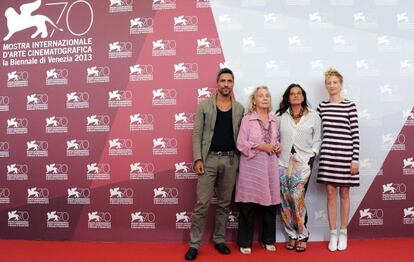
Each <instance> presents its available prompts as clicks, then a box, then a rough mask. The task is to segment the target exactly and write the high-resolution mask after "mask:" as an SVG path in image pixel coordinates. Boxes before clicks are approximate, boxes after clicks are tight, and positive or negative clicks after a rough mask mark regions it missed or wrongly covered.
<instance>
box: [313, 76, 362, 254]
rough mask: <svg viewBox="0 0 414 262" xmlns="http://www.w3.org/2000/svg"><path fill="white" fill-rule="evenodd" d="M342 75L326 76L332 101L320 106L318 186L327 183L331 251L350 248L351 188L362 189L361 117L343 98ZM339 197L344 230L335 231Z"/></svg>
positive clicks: (353, 104) (324, 102) (322, 103)
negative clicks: (360, 183) (320, 137)
mask: <svg viewBox="0 0 414 262" xmlns="http://www.w3.org/2000/svg"><path fill="white" fill-rule="evenodd" d="M342 84H343V77H342V75H341V74H340V73H339V72H338V71H337V70H335V69H330V70H328V71H326V72H325V87H326V90H327V91H328V94H329V100H328V101H323V102H321V103H320V104H319V107H318V112H319V115H320V116H321V118H322V147H321V153H320V160H319V172H318V179H317V182H318V183H324V184H325V187H326V193H327V206H328V221H329V228H330V230H331V231H330V239H329V245H328V249H329V250H330V251H336V250H345V249H346V248H347V227H348V220H349V205H350V199H349V188H350V187H356V186H359V173H358V172H359V165H358V160H359V130H358V113H357V109H356V106H355V103H354V102H351V101H349V100H347V99H345V98H343V97H342V96H341V90H342ZM338 188H339V195H340V205H341V207H340V209H341V213H340V214H341V228H340V230H339V237H338V233H337V229H336V199H337V195H338Z"/></svg>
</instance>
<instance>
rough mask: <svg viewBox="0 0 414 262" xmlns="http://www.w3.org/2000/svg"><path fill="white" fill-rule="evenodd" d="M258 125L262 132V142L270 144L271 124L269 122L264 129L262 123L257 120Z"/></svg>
mask: <svg viewBox="0 0 414 262" xmlns="http://www.w3.org/2000/svg"><path fill="white" fill-rule="evenodd" d="M257 121H258V122H259V125H260V129H261V131H262V137H263V141H264V142H265V143H267V144H270V142H271V141H272V123H271V122H270V121H269V126H268V127H267V128H266V127H265V126H264V124H263V122H262V120H260V119H257Z"/></svg>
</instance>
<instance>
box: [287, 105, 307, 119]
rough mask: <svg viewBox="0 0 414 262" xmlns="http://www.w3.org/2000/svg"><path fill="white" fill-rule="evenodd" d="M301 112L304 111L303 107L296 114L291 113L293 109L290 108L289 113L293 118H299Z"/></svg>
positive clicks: (301, 114)
mask: <svg viewBox="0 0 414 262" xmlns="http://www.w3.org/2000/svg"><path fill="white" fill-rule="evenodd" d="M303 112H304V109H303V107H301V108H300V111H299V113H298V114H295V113H293V110H292V109H291V110H290V115H291V116H292V117H293V119H299V118H301V117H302V116H303Z"/></svg>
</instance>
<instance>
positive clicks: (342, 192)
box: [339, 187, 349, 200]
mask: <svg viewBox="0 0 414 262" xmlns="http://www.w3.org/2000/svg"><path fill="white" fill-rule="evenodd" d="M339 195H340V197H341V199H342V200H347V199H349V187H341V189H340V190H339Z"/></svg>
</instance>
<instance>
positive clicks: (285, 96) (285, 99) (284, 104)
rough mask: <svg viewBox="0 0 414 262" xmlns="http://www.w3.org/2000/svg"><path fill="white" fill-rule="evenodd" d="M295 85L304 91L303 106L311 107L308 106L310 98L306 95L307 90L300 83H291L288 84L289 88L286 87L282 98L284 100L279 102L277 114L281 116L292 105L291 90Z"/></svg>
mask: <svg viewBox="0 0 414 262" xmlns="http://www.w3.org/2000/svg"><path fill="white" fill-rule="evenodd" d="M294 87H299V88H300V90H301V91H302V95H303V102H302V107H303V108H304V109H306V108H308V107H309V106H308V99H307V97H306V92H305V90H304V89H303V88H302V87H301V86H300V85H299V84H290V85H289V86H288V88H287V89H286V91H285V93H284V94H283V98H282V101H281V102H280V104H279V109H278V110H277V111H276V115H279V116H281V115H282V114H283V113H285V112H286V111H287V110H288V109H289V107H290V103H289V96H290V90H291V89H292V88H294Z"/></svg>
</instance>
